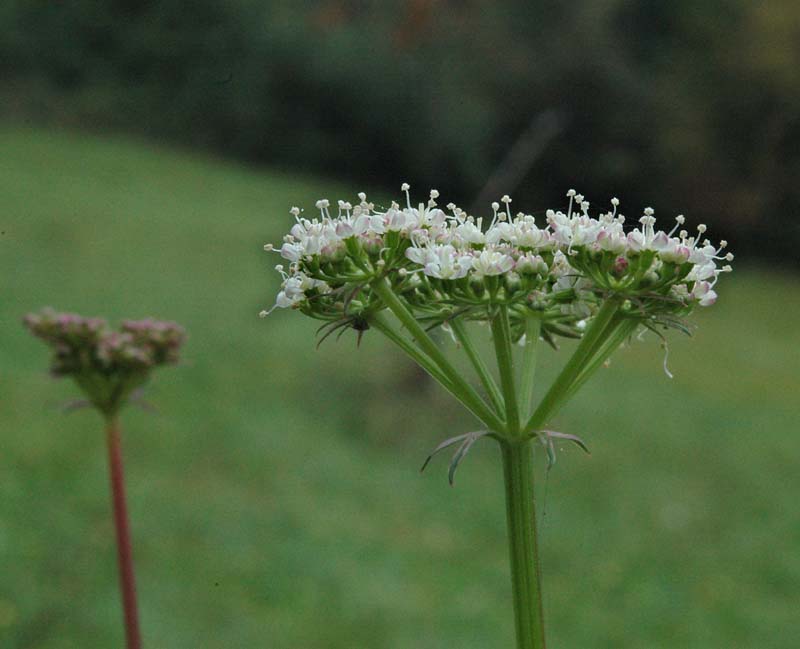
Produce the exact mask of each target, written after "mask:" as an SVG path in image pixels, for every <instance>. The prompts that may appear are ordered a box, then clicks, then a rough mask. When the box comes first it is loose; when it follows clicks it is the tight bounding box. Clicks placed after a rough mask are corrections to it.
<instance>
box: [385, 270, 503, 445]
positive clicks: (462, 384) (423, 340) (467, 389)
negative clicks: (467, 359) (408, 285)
mask: <svg viewBox="0 0 800 649" xmlns="http://www.w3.org/2000/svg"><path fill="white" fill-rule="evenodd" d="M371 286H372V288H373V290H374V291H375V293H376V294H377V295H378V297H380V298H381V300H383V303H384V304H385V305H386V306H387V307H388V308H389V310H390V311H391V312H392V313H394V315H395V316H396V317H397V319H398V320H399V321H400V323H401V324H402V325H403V326H404V327H405V328H406V329H407V330H408V332H409V333H410V334H411V335H412V336H413V337H414V340H416V342H417V344H418V345H419V346H420V348H421V349H422V351H423V352H425V353H426V354H427V355H428V356H429V357H430V359H431V360H432V361H433V362H434V363H435V364H436V366H437V367H438V368H439V370H441V372H442V373H443V374H444V375H445V376H446V377H447V378H448V380H449V381H450V382H451V384H452V388H453V389H452V390H451V392H452V394H453V395H454V396H455V397H456V398H457V399H458V400H459V401H461V403H463V404H464V405H465V406H467V408H469V409H470V410H471V411H472V412H473V413H474V414H475V415H476V416H477V417H478V419H480V420H481V421H482V422H483V423H484V424H485V425H486V426H487V427H488V428H490V429H491V430H494V431H502V430H504V427H503V422H502V421H500V420H499V419H498V418H497V415H495V414H494V413H493V412H492V411H491V409H490V408H489V407H488V406H487V405H486V403H485V402H484V401H483V399H481V397H480V396H479V395H478V393H477V392H476V391H475V389H474V388H473V387H472V386H471V385H470V384H469V383H467V382H466V381H465V380H464V378H463V377H462V376H461V375H460V374H459V373H458V371H457V370H456V369H455V368H454V367H453V365H452V364H451V363H450V361H448V360H447V357H446V356H445V355H444V353H443V352H442V350H440V349H439V347H438V346H437V345H436V343H435V342H434V341H433V340H432V339H431V337H430V336H429V335H428V334H427V332H426V331H425V330H424V329H423V328H422V327H421V326H420V324H419V322H417V320H416V318H415V317H414V315H413V314H412V313H411V311H409V310H408V308H407V307H406V306H405V304H403V302H402V301H401V300H400V298H399V297H397V295H395V293H394V291H393V290H392V287H391V285H390V284H389V282H388V280H387V279H385V278H383V279H377V280H376V281H374V282H373V283H372V284H371Z"/></svg>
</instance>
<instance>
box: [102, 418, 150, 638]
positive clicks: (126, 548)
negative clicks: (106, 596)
mask: <svg viewBox="0 0 800 649" xmlns="http://www.w3.org/2000/svg"><path fill="white" fill-rule="evenodd" d="M106 443H107V445H108V466H109V473H110V477H111V502H112V509H113V516H114V530H115V532H116V537H117V564H118V566H119V587H120V595H121V597H122V612H123V619H124V623H125V646H126V647H127V649H141V646H142V638H141V633H140V631H139V610H138V606H137V602H136V579H135V576H134V570H133V549H132V544H131V531H130V523H129V519H128V507H127V502H126V498H125V474H124V469H123V462H122V441H121V431H120V424H119V418H118V417H116V416H110V417H108V418H107V419H106Z"/></svg>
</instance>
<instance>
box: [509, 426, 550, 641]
mask: <svg viewBox="0 0 800 649" xmlns="http://www.w3.org/2000/svg"><path fill="white" fill-rule="evenodd" d="M500 450H501V453H502V457H503V480H504V484H505V500H506V524H507V528H508V551H509V560H510V565H511V589H512V595H513V601H514V628H515V630H516V638H517V649H544V648H545V629H544V611H543V607H542V587H541V565H540V562H539V551H538V547H537V533H536V506H535V501H534V491H533V449H532V442H531V441H530V440H511V441H509V440H503V441H501V442H500Z"/></svg>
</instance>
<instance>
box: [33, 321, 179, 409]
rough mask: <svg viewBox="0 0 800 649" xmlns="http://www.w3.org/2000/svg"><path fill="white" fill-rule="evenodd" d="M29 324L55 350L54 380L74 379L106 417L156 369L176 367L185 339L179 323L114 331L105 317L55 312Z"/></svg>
mask: <svg viewBox="0 0 800 649" xmlns="http://www.w3.org/2000/svg"><path fill="white" fill-rule="evenodd" d="M24 324H25V326H26V327H27V328H28V329H29V330H30V331H31V333H32V334H33V335H35V336H36V337H38V338H41V339H42V340H44V341H45V342H46V343H47V344H48V345H50V347H52V349H53V358H52V363H51V367H50V370H51V372H52V373H53V375H55V376H71V377H73V378H74V379H75V380H76V381H77V382H78V384H79V385H80V386H81V387H82V388H83V389H84V391H85V392H86V393H87V395H88V396H89V398H90V400H91V401H92V403H94V404H95V405H96V406H97V407H99V408H100V409H101V410H103V411H104V412H113V411H115V410H117V409H118V408H119V407H120V406H121V405H122V403H124V400H125V398H126V397H127V396H128V395H129V394H130V392H131V391H132V390H133V389H135V388H136V387H138V386H140V385H141V384H142V383H144V381H145V380H146V379H147V376H148V373H149V371H150V370H151V369H152V368H154V367H155V366H157V365H163V364H171V363H176V362H177V361H178V357H179V356H178V355H179V350H180V347H181V345H182V344H183V341H184V339H185V337H186V335H185V332H184V330H183V328H182V327H181V326H180V325H178V324H176V323H174V322H160V321H158V320H151V319H147V320H126V321H124V322H123V323H122V325H121V327H120V330H119V331H115V330H113V329H111V328H110V327H109V325H108V323H107V322H106V321H105V320H103V319H102V318H85V317H83V316H80V315H77V314H75V313H57V312H55V311H53V310H52V309H43V310H42V311H41V312H40V313H30V314H28V315H26V316H25V318H24Z"/></svg>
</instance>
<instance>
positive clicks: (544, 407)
mask: <svg viewBox="0 0 800 649" xmlns="http://www.w3.org/2000/svg"><path fill="white" fill-rule="evenodd" d="M620 304H621V302H620V300H619V298H617V297H610V298H608V299H607V300H606V301H605V302H604V303H603V305H602V306H601V307H600V310H599V311H598V312H597V314H596V315H595V316H594V318H593V319H592V323H591V325H589V328H588V329H587V330H586V332H585V333H584V334H583V338H581V342H580V343H579V344H578V347H577V348H576V349H575V351H574V352H573V354H572V356H571V357H570V359H569V361H567V364H566V365H565V366H564V369H563V370H561V373H560V374H559V375H558V376H557V377H556V380H555V381H554V382H553V384H552V385H551V386H550V389H549V390H548V391H547V394H545V395H544V397H543V398H542V400H541V401H540V402H539V405H538V406H537V408H536V410H535V411H534V413H533V414H532V415H531V417H530V419H528V422H527V423H526V424H525V426H524V428H523V432H524V433H531V432H533V431H535V430H538V429H539V428H541V426H543V425H544V424H545V423H546V422H547V419H548V418H549V417H550V416H551V415H552V414H553V412H554V411H555V409H556V408H557V407H558V406H559V404H560V403H562V402H563V398H564V396H565V395H566V394H567V392H568V390H569V388H570V386H571V385H572V383H573V382H574V381H575V379H576V378H577V377H578V376H579V375H580V373H581V372H582V371H583V369H584V368H585V367H586V365H587V364H588V363H589V362H590V361H591V359H592V354H593V352H594V351H596V349H597V346H598V345H601V344H602V342H603V341H604V340H606V339H607V338H608V337H609V336H610V335H611V333H612V331H609V324H611V321H612V319H613V318H614V315H615V314H616V313H617V311H618V310H619V307H620Z"/></svg>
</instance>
